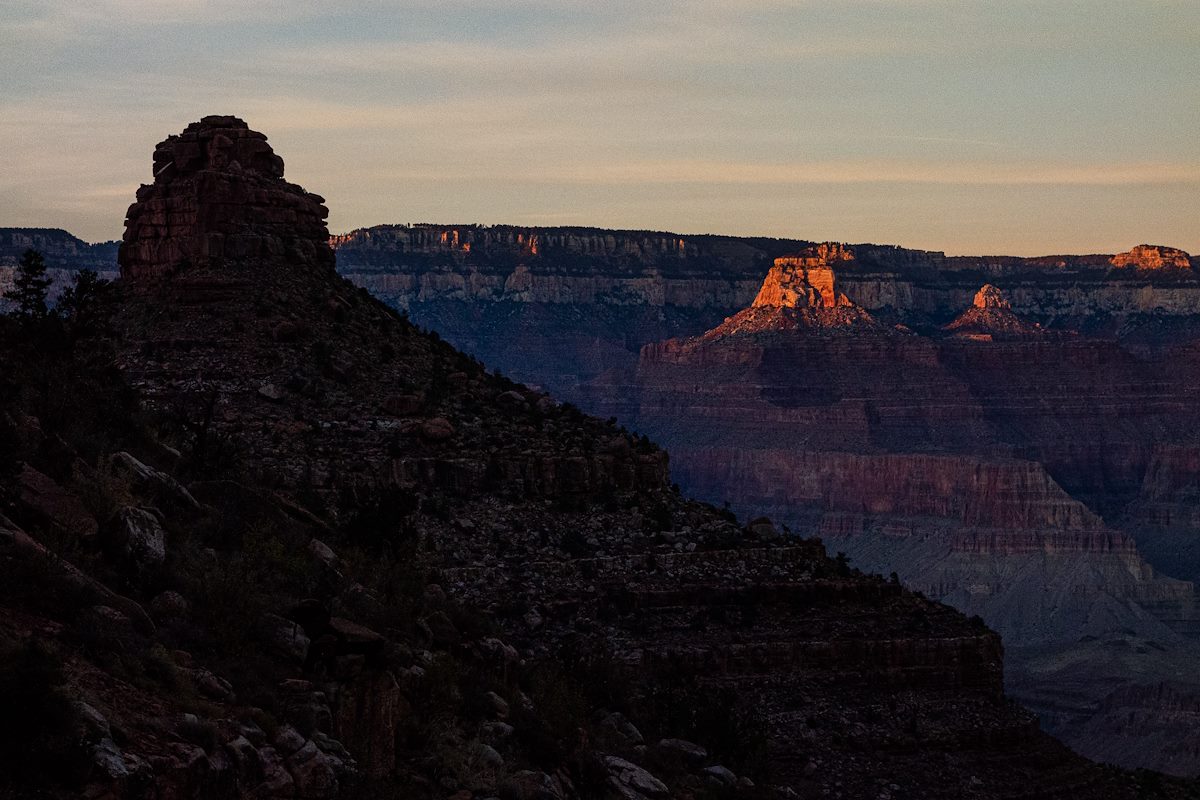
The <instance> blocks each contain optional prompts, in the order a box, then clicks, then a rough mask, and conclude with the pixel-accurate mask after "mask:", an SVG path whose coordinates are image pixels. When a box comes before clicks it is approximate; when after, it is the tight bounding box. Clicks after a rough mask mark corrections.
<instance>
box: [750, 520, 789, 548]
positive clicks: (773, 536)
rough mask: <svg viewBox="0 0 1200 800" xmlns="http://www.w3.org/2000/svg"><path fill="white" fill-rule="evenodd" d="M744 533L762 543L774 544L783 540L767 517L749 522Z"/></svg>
mask: <svg viewBox="0 0 1200 800" xmlns="http://www.w3.org/2000/svg"><path fill="white" fill-rule="evenodd" d="M746 533H747V534H748V535H750V536H752V537H754V538H755V539H758V540H759V541H763V542H776V541H779V540H780V539H782V538H783V537H782V536H780V535H779V531H778V530H777V529H776V528H775V523H773V522H771V520H770V518H769V517H758V518H756V519H753V520H751V521H750V523H749V524H748V525H747V526H746Z"/></svg>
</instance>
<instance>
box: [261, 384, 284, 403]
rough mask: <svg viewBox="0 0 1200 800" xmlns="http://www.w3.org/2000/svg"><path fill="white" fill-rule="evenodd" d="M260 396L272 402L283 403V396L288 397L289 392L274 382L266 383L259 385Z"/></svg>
mask: <svg viewBox="0 0 1200 800" xmlns="http://www.w3.org/2000/svg"><path fill="white" fill-rule="evenodd" d="M258 396H259V397H263V398H266V399H267V400H270V401H271V402H272V403H281V402H283V398H285V397H287V392H286V391H284V390H283V389H282V388H280V387H279V386H277V385H276V384H274V383H264V384H262V385H261V386H259V387H258Z"/></svg>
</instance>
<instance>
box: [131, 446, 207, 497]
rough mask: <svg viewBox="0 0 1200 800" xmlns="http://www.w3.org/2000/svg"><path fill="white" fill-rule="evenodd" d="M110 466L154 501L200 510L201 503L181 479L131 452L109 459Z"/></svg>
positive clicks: (135, 488) (136, 489) (138, 490)
mask: <svg viewBox="0 0 1200 800" xmlns="http://www.w3.org/2000/svg"><path fill="white" fill-rule="evenodd" d="M109 468H110V469H111V470H112V471H113V472H114V473H116V474H117V475H119V476H123V477H125V478H127V479H128V480H129V481H130V483H131V485H132V487H133V488H134V490H135V491H137V492H139V493H140V494H142V495H144V496H146V498H147V499H148V500H150V501H152V502H166V503H170V504H174V505H177V506H179V507H181V508H186V509H191V510H199V508H200V504H199V503H198V502H196V498H194V497H192V494H191V492H189V491H188V490H187V489H185V488H184V487H183V486H182V485H181V484H180V483H179V481H177V480H175V479H174V478H172V477H171V476H170V475H168V474H167V473H165V472H162V471H161V470H157V469H155V468H154V467H151V466H149V465H147V464H143V463H142V462H141V461H139V460H138V459H136V458H134V457H133V456H132V455H130V454H129V453H126V452H124V451H121V452H119V453H116V454H114V455H113V456H112V458H110V459H109Z"/></svg>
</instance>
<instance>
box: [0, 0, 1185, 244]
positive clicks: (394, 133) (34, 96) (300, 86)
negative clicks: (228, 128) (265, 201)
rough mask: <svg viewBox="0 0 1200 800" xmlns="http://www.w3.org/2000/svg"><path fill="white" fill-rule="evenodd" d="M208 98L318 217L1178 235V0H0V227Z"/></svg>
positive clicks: (114, 174) (71, 219)
mask: <svg viewBox="0 0 1200 800" xmlns="http://www.w3.org/2000/svg"><path fill="white" fill-rule="evenodd" d="M208 114H234V115H237V116H240V117H242V118H243V119H245V120H246V121H247V122H248V123H249V124H250V126H251V127H252V128H255V129H256V130H259V131H262V132H263V133H266V134H267V136H268V137H269V140H270V142H271V144H272V145H273V147H274V148H275V151H276V152H277V153H278V154H279V155H281V156H282V157H283V159H284V161H285V162H286V165H287V167H286V170H287V177H288V179H289V180H291V181H294V182H296V183H300V184H301V185H303V186H304V187H305V188H306V189H308V190H310V191H313V192H316V193H318V194H320V195H322V196H324V197H325V198H326V200H327V203H328V205H329V207H330V209H331V213H330V219H329V223H330V229H331V230H332V231H333V232H335V233H338V232H344V231H347V230H350V229H353V228H357V227H362V226H367V225H374V224H381V223H404V222H441V223H467V222H477V223H487V224H494V223H508V224H518V225H521V224H529V225H566V224H571V225H594V226H600V227H613V228H636V229H654V230H670V231H675V232H679V233H685V234H686V233H726V234H740V235H772V236H788V237H797V238H803V239H813V240H837V241H850V242H865V241H870V242H880V243H892V244H901V245H904V246H908V247H918V248H924V249H933V250H943V251H945V252H947V253H951V254H984V253H987V254H994V253H1007V254H1014V255H1038V254H1050V253H1081V252H1086V253H1091V252H1117V251H1121V250H1126V249H1128V248H1129V247H1131V246H1133V245H1135V244H1139V243H1142V242H1148V243H1153V244H1167V245H1173V246H1176V247H1181V248H1183V249H1185V250H1188V251H1190V252H1192V253H1197V252H1200V2H1197V0H1003V2H997V0H986V2H984V1H980V2H974V1H972V0H690V1H688V2H684V1H682V0H681V1H680V2H674V1H673V0H636V1H635V0H589V1H588V2H583V1H582V0H556V1H552V0H397V1H396V2H384V1H383V0H346V1H345V2H337V3H331V2H328V0H321V2H316V1H315V0H286V1H285V0H210V1H209V2H204V1H203V0H153V1H151V0H4V3H3V8H2V9H0V226H26V225H36V226H42V227H62V228H66V229H67V230H70V231H71V232H73V233H75V234H77V235H79V236H81V237H83V238H85V239H88V240H90V241H97V240H104V239H113V238H119V237H120V235H121V231H122V228H123V220H124V212H125V209H126V208H127V207H128V205H129V203H130V202H132V200H133V195H134V192H135V190H136V189H137V186H138V185H139V184H140V183H144V182H149V181H150V180H151V173H150V166H151V161H150V156H151V153H152V152H153V149H154V145H155V143H157V142H158V141H161V140H162V139H164V138H166V136H167V135H168V134H171V133H177V132H179V131H180V130H182V129H183V128H184V127H185V126H186V125H187V124H188V123H189V122H192V121H195V120H198V119H199V118H200V117H202V116H205V115H208Z"/></svg>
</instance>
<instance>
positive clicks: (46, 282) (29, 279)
mask: <svg viewBox="0 0 1200 800" xmlns="http://www.w3.org/2000/svg"><path fill="white" fill-rule="evenodd" d="M51 283H52V281H51V279H50V278H47V277H46V260H45V259H44V258H42V254H41V253H39V252H38V251H37V250H33V249H30V250H26V251H25V254H24V255H23V256H21V263H20V264H18V265H17V275H16V277H15V278H14V279H13V288H12V289H10V290H8V291H7V292H5V293H4V297H5V298H6V299H8V300H12V301H13V302H14V303H16V304H17V310H16V314H17V315H18V316H21V317H27V318H34V319H38V318H41V317H45V316H46V314H47V313H48V308H47V307H46V291H47V290H48V289H49V288H50V284H51Z"/></svg>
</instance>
